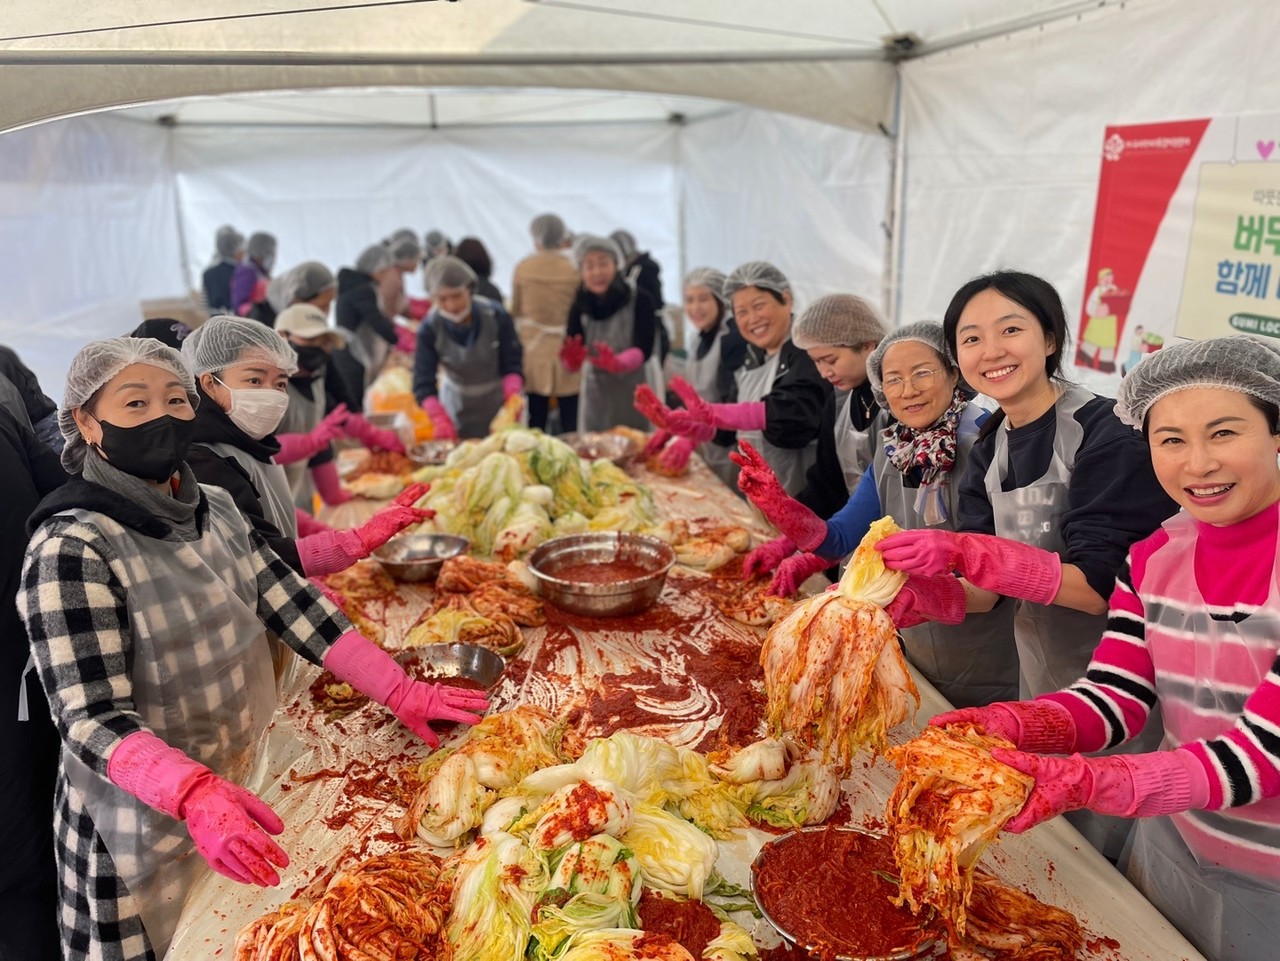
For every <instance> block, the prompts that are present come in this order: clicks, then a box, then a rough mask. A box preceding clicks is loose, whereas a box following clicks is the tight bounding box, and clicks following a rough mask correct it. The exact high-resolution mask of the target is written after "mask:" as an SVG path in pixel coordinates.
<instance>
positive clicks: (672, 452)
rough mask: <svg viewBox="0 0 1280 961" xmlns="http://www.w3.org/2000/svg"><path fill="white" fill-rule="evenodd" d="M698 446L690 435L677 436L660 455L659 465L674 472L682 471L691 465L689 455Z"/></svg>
mask: <svg viewBox="0 0 1280 961" xmlns="http://www.w3.org/2000/svg"><path fill="white" fill-rule="evenodd" d="M697 446H698V445H697V444H695V443H694V442H693V441H692V440H690V439H689V438H688V437H677V438H676V439H675V440H674V441H672V442H671V443H670V444H668V445H667V446H666V448H665V449H664V450H663V452H662V453H661V454H659V455H658V466H659V467H661V468H662V469H663V470H665V471H669V472H671V473H672V474H679V473H681V472H682V471H683V470H684V469H685V468H686V467H688V466H689V455H690V454H692V453H693V452H694V450H695V449H696V448H697Z"/></svg>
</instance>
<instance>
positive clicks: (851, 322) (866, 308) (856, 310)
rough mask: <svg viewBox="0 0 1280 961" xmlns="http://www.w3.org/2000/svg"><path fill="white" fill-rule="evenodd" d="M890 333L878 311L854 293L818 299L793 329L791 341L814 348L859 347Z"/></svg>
mask: <svg viewBox="0 0 1280 961" xmlns="http://www.w3.org/2000/svg"><path fill="white" fill-rule="evenodd" d="M886 333H888V331H886V330H885V326H884V321H882V320H881V319H880V315H879V314H878V313H877V312H876V309H875V308H874V307H872V306H871V305H870V304H869V303H867V302H866V301H865V300H863V299H862V298H861V297H855V296H854V295H853V294H828V295H827V296H826V297H819V298H818V299H817V300H815V301H814V302H813V303H812V304H810V305H809V307H808V309H807V310H806V311H805V312H804V313H803V314H801V315H800V319H799V320H797V321H796V323H795V326H794V327H792V328H791V342H792V343H793V344H795V345H796V346H797V347H799V348H800V349H801V350H809V349H810V348H812V347H857V346H858V345H859V344H865V343H867V342H868V341H879V340H880V339H881V338H882V337H884V335H885V334H886Z"/></svg>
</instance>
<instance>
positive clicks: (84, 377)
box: [58, 321, 280, 474]
mask: <svg viewBox="0 0 1280 961" xmlns="http://www.w3.org/2000/svg"><path fill="white" fill-rule="evenodd" d="M247 323H257V321H247ZM258 326H259V327H262V324H258ZM262 329H263V330H268V328H266V327H262ZM269 332H270V331H269ZM272 336H274V337H275V338H276V339H277V340H279V339H280V338H279V335H278V334H274V333H272ZM133 364H150V365H151V366H152V367H159V368H161V369H162V370H168V371H172V372H173V374H174V376H176V377H177V378H178V380H180V381H181V382H182V386H183V387H184V388H186V391H187V397H188V398H190V400H191V406H192V407H195V406H196V405H197V404H199V403H200V395H199V394H197V393H196V382H195V378H194V377H192V376H191V371H190V370H189V369H188V368H187V365H186V363H185V362H184V361H183V358H182V354H180V353H178V352H177V351H176V350H174V349H173V348H172V347H170V346H168V345H167V344H162V343H161V342H160V341H158V340H153V339H151V338H150V337H112V338H111V339H110V340H99V341H95V342H94V343H92V344H87V345H86V346H84V347H82V348H81V349H80V352H79V353H78V354H76V355H75V357H73V358H72V359H71V367H70V368H69V369H68V370H67V390H66V393H65V394H63V397H62V406H61V407H59V408H58V430H60V431H62V437H63V439H64V440H65V441H66V442H67V443H66V446H65V447H64V448H63V449H62V466H63V467H65V468H66V469H67V470H68V471H70V472H71V473H72V474H79V473H80V472H81V470H83V469H84V454H85V451H86V450H88V445H87V444H86V443H85V441H84V438H83V437H81V436H80V429H79V428H78V427H76V422H75V418H74V417H72V416H71V413H72V411H74V410H76V409H77V408H79V407H83V406H84V405H85V404H86V403H88V402H89V400H91V399H92V398H93V396H94V394H96V393H97V392H98V391H99V390H101V389H102V387H103V385H104V384H106V383H108V382H109V381H110V380H111V379H112V378H113V377H115V376H116V374H118V373H120V371H122V370H124V369H125V368H126V367H129V366H131V365H133Z"/></svg>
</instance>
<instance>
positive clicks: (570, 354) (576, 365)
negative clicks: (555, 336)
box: [560, 334, 587, 374]
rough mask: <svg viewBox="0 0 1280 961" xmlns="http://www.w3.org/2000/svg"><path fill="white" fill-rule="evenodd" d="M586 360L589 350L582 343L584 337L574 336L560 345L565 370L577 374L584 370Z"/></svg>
mask: <svg viewBox="0 0 1280 961" xmlns="http://www.w3.org/2000/svg"><path fill="white" fill-rule="evenodd" d="M586 360H587V348H586V347H585V346H584V345H583V343H582V335H581V334H574V335H573V336H572V337H566V338H565V339H564V343H563V344H561V345H560V363H561V364H562V365H563V366H564V369H565V370H567V371H568V372H569V373H571V374H576V373H577V372H578V371H580V370H582V365H583V364H584V363H586Z"/></svg>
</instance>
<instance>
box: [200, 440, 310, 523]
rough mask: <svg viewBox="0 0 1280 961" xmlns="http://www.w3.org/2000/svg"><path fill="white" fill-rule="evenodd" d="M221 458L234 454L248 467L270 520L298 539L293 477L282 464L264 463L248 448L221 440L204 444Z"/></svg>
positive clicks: (264, 511)
mask: <svg viewBox="0 0 1280 961" xmlns="http://www.w3.org/2000/svg"><path fill="white" fill-rule="evenodd" d="M200 446H201V447H207V448H208V449H209V450H211V451H213V452H214V453H215V454H217V455H218V456H219V457H231V458H233V459H234V460H235V461H236V463H238V464H239V465H240V466H241V467H243V468H244V469H245V473H247V474H248V475H249V479H250V480H251V481H252V482H253V486H254V487H255V488H257V491H258V503H260V504H261V505H262V516H264V517H265V518H266V519H267V520H269V521H270V522H271V523H272V525H273V526H274V527H275V529H276V530H278V531H279V532H280V533H281V534H282V535H283V536H285V537H289V538H292V539H294V540H297V538H298V515H297V512H296V510H295V508H294V506H293V492H292V491H291V490H290V489H289V478H288V477H287V476H285V472H284V468H283V467H281V466H280V465H279V464H276V463H271V464H264V463H263V462H262V461H260V460H258V458H256V457H254V456H253V455H252V454H250V453H249V452H248V451H244V450H241V449H240V448H239V447H236V446H235V445H234V444H224V443H223V442H221V441H218V442H217V443H213V444H209V443H205V442H203V441H202V442H201V443H200Z"/></svg>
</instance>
